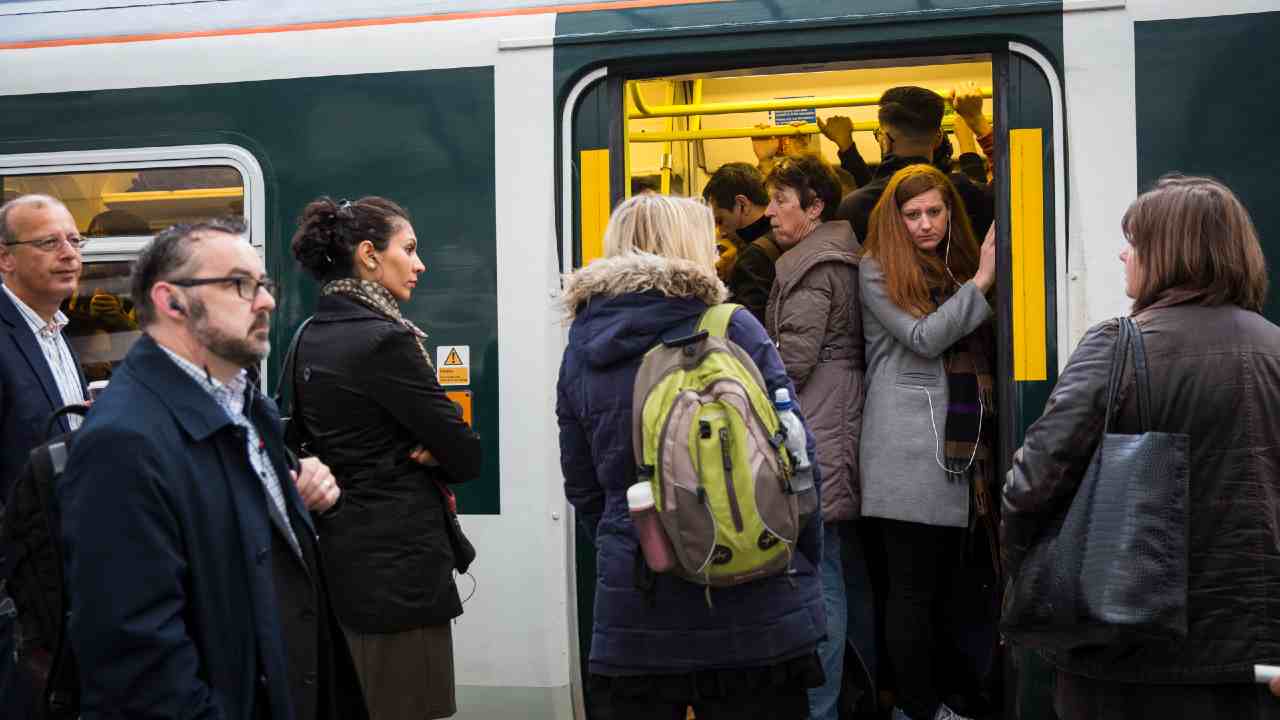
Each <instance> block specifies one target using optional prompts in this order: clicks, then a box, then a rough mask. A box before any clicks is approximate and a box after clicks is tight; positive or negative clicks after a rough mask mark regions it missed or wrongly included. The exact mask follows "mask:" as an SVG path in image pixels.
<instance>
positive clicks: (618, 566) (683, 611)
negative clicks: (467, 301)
mask: <svg viewBox="0 0 1280 720" xmlns="http://www.w3.org/2000/svg"><path fill="white" fill-rule="evenodd" d="M655 263H656V267H655ZM664 265H665V264H664V263H663V262H657V261H656V260H655V259H653V258H652V257H651V256H650V259H648V260H645V259H637V258H628V257H623V258H610V259H605V260H598V261H596V262H595V263H593V264H592V265H591V266H588V268H586V269H585V270H583V271H580V273H587V275H584V276H579V277H578V278H576V280H575V281H574V284H573V285H571V287H570V289H569V290H568V291H567V294H568V300H569V302H571V303H573V304H574V305H575V306H576V307H577V312H576V317H575V319H574V322H573V325H572V327H571V329H570V331H569V345H568V347H567V348H566V349H565V353H564V360H563V363H562V364H561V367H560V379H559V384H558V401H557V406H556V413H557V416H558V418H559V423H560V463H561V468H562V471H563V474H564V478H565V494H566V495H567V496H568V499H569V502H570V503H572V504H573V506H574V508H575V509H576V510H577V513H578V517H579V519H580V520H581V522H582V523H583V524H584V525H585V526H586V528H587V530H588V531H589V532H590V533H591V535H592V537H594V538H595V541H596V556H597V575H596V596H595V608H594V624H593V629H592V635H591V657H590V671H591V672H593V673H596V674H600V675H610V676H618V675H636V674H668V673H681V672H692V671H697V670H704V669H712V668H741V667H753V666H762V665H771V664H775V663H779V662H782V661H786V660H790V659H792V658H796V657H800V656H802V655H804V654H806V653H808V652H811V651H812V650H813V649H814V647H815V646H816V644H817V642H818V641H819V640H821V639H822V638H823V637H825V635H826V615H825V611H824V609H823V601H822V589H821V586H820V583H819V579H818V574H817V572H816V571H815V568H816V567H817V565H818V563H819V559H820V553H821V537H822V535H821V533H822V526H821V520H820V519H815V521H814V522H811V523H810V524H809V525H808V526H807V527H806V528H805V530H804V532H803V533H802V534H801V536H800V540H799V542H798V543H797V546H798V547H797V549H798V552H797V553H796V556H795V565H794V567H795V570H796V573H795V575H794V576H792V577H790V578H788V577H784V576H782V575H777V576H774V577H771V578H767V579H764V580H758V581H755V582H751V583H746V584H743V585H738V586H735V587H729V588H719V589H715V590H712V591H711V598H712V602H713V604H714V607H708V605H707V598H706V594H705V593H704V588H703V587H701V586H699V585H695V584H693V583H690V582H686V581H684V580H681V579H679V578H676V577H674V576H670V575H660V576H658V577H657V579H656V585H655V587H654V590H653V591H652V594H651V595H647V594H646V592H645V591H644V590H642V589H641V588H639V587H637V582H636V568H637V559H638V557H639V555H638V553H639V547H638V544H637V541H636V533H635V528H634V526H633V525H632V523H631V518H630V515H629V514H628V512H627V500H626V491H627V487H629V486H630V485H631V484H633V483H634V482H636V468H635V462H634V454H633V450H632V447H633V443H632V432H631V406H632V391H633V385H634V382H635V376H636V371H637V370H638V369H639V367H640V361H641V359H642V358H643V356H644V354H645V352H647V351H648V350H649V349H650V348H651V347H653V346H654V345H655V344H657V342H658V341H659V340H660V339H662V338H667V339H674V338H676V337H681V336H684V335H688V334H690V333H691V332H692V331H693V329H694V327H695V326H696V324H697V321H698V319H699V317H700V316H701V315H702V313H703V312H705V311H706V309H707V306H708V305H707V300H708V299H709V300H711V301H712V302H714V301H715V300H716V299H718V298H721V297H723V287H722V286H721V287H720V290H719V292H717V291H716V290H715V289H714V288H712V289H706V288H700V289H699V290H698V292H699V293H700V294H692V293H691V295H692V296H689V297H665V296H663V295H662V294H660V293H659V292H655V291H644V292H630V293H628V292H623V293H621V294H613V293H615V292H617V291H618V290H619V289H625V288H627V287H629V286H637V287H644V286H645V285H646V284H657V285H662V286H665V287H690V286H692V287H694V288H698V286H699V285H700V283H701V281H700V280H699V279H698V278H697V277H689V276H688V275H689V274H688V273H686V272H682V270H681V269H680V268H679V267H676V268H674V269H673V268H671V267H665V266H664ZM655 273H656V274H657V275H658V277H656V278H654V277H647V276H649V275H653V274H655ZM672 274H674V278H673V277H670V275H672ZM595 291H600V294H596V292H595ZM699 297H702V298H704V299H699ZM579 300H581V302H579ZM728 336H729V339H730V340H732V341H733V342H735V343H737V344H738V345H739V346H741V347H742V348H743V350H745V351H746V352H747V353H748V354H749V355H750V356H751V359H752V360H753V361H755V363H756V366H757V367H758V368H759V369H760V371H761V374H762V375H763V376H764V379H765V384H766V385H767V386H768V388H767V389H768V391H769V394H770V396H772V395H773V391H774V390H775V389H777V388H780V387H785V388H787V389H788V390H790V392H791V396H792V397H797V395H796V390H795V387H794V386H793V385H792V384H791V381H790V380H789V379H788V378H787V373H786V369H785V368H784V367H783V365H782V360H781V358H779V357H778V353H777V350H776V349H775V348H774V346H773V343H772V342H771V341H770V340H769V336H768V335H767V334H766V333H765V330H764V327H763V326H761V325H760V322H759V321H758V320H756V318H755V317H754V316H752V315H751V313H749V312H746V311H744V310H739V311H738V312H736V313H734V315H733V319H732V321H731V322H730V325H729V332H728ZM806 432H807V431H806ZM808 442H809V453H810V457H813V456H814V444H813V442H814V441H813V436H812V434H808ZM815 466H816V463H815ZM640 562H642V561H640Z"/></svg>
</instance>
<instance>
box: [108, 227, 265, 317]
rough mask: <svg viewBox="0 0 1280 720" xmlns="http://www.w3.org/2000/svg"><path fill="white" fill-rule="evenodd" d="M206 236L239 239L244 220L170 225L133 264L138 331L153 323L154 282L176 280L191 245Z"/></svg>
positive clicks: (190, 251)
mask: <svg viewBox="0 0 1280 720" xmlns="http://www.w3.org/2000/svg"><path fill="white" fill-rule="evenodd" d="M207 233H225V234H227V235H239V236H243V235H244V233H245V224H244V219H243V218H239V217H225V218H213V219H209V220H201V221H200V222H194V223H181V224H178V225H173V226H171V227H168V228H165V229H164V230H162V231H160V233H159V234H158V235H156V237H155V239H154V240H152V241H151V244H150V245H147V247H146V249H144V250H143V251H142V254H141V255H139V256H138V259H137V260H136V261H135V262H134V263H133V277H132V278H131V285H132V287H131V290H130V292H131V293H132V295H133V307H134V309H135V310H136V311H137V313H138V326H139V327H143V328H145V327H147V326H148V325H150V324H151V323H153V322H155V319H156V307H155V305H154V304H153V303H152V302H151V288H153V287H155V284H156V283H158V282H162V281H165V280H173V279H176V278H177V276H178V273H179V272H180V271H181V270H182V269H183V268H185V267H186V266H187V265H188V264H190V262H191V256H192V254H193V253H194V251H195V244H196V243H197V242H198V241H199V240H200V238H201V236H203V235H205V234H207Z"/></svg>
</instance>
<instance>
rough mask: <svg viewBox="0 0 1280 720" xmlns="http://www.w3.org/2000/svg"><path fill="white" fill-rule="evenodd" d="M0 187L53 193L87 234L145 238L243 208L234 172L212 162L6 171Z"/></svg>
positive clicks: (8, 192)
mask: <svg viewBox="0 0 1280 720" xmlns="http://www.w3.org/2000/svg"><path fill="white" fill-rule="evenodd" d="M3 190H4V197H5V199H9V198H11V197H17V196H19V195H26V194H28V193H41V194H44V195H52V196H53V197H56V198H58V199H59V200H61V201H62V202H63V203H65V204H66V206H67V208H68V209H69V210H71V214H72V215H73V216H74V217H75V219H76V225H77V226H79V229H80V232H81V233H82V234H83V235H84V236H85V237H88V238H121V237H148V236H151V235H154V234H155V233H156V232H158V231H160V230H162V229H164V228H166V227H168V226H170V225H173V224H174V223H179V222H190V221H192V220H198V219H201V218H207V217H213V216H221V215H237V216H241V217H243V216H244V211H245V207H244V205H245V203H244V191H245V183H244V178H243V177H242V176H241V173H240V171H239V170H237V169H236V168H233V167H227V166H218V165H195V166H182V167H148V168H137V169H128V170H97V171H90V172H58V173H42V174H31V175H8V176H5V177H4V179H3Z"/></svg>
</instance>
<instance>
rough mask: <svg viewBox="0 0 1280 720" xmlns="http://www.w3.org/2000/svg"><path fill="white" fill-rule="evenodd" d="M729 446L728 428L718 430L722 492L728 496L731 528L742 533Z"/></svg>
mask: <svg viewBox="0 0 1280 720" xmlns="http://www.w3.org/2000/svg"><path fill="white" fill-rule="evenodd" d="M730 447H731V446H730V444H729V428H727V427H722V428H720V459H721V460H722V461H723V462H724V490H725V493H726V494H728V496H729V513H730V514H731V515H733V528H734V529H735V530H737V531H738V532H739V533H741V532H742V528H743V524H742V508H741V507H739V506H738V496H737V494H736V493H734V491H733V453H732V452H731V450H730Z"/></svg>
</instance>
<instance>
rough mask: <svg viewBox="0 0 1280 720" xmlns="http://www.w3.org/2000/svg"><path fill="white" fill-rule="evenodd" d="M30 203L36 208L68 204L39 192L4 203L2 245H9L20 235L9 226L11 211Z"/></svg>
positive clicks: (1, 207)
mask: <svg viewBox="0 0 1280 720" xmlns="http://www.w3.org/2000/svg"><path fill="white" fill-rule="evenodd" d="M26 205H30V206H32V207H36V208H44V207H60V208H65V207H66V205H64V204H63V203H62V201H61V200H59V199H58V198H56V197H53V196H52V195H41V194H39V193H31V194H30V195H19V196H18V197H16V198H14V199H12V200H10V201H9V202H7V203H5V204H4V205H0V245H8V244H9V243H11V242H16V241H17V239H18V237H17V235H16V234H14V232H13V229H12V228H10V227H9V213H11V212H13V209H14V208H16V207H22V206H26Z"/></svg>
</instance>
